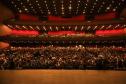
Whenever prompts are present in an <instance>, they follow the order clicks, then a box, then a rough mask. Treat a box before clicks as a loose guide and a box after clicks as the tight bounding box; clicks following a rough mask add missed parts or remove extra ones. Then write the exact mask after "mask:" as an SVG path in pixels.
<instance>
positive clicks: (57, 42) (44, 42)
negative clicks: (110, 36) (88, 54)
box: [11, 40, 125, 44]
mask: <svg viewBox="0 0 126 84" xmlns="http://www.w3.org/2000/svg"><path fill="white" fill-rule="evenodd" d="M122 42H125V41H123V40H121V41H48V42H46V41H39V42H38V41H29V40H27V41H23V40H22V41H11V43H37V44H41V43H43V44H46V43H50V44H53V43H56V44H59V43H63V44H64V43H70V44H71V43H76V44H78V43H83V44H85V43H89V44H90V43H111V44H112V43H122Z"/></svg>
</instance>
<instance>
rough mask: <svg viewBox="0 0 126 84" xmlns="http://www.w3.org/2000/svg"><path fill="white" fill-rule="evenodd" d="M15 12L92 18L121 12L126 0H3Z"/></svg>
mask: <svg viewBox="0 0 126 84" xmlns="http://www.w3.org/2000/svg"><path fill="white" fill-rule="evenodd" d="M1 2H2V3H3V4H5V5H6V6H8V7H9V8H10V9H11V10H12V11H13V12H14V13H15V14H17V13H18V14H19V13H23V14H30V15H34V16H38V17H39V18H43V17H47V16H48V15H53V16H61V17H67V18H68V17H73V16H78V15H85V16H86V17H88V18H92V17H94V16H96V15H99V14H104V13H108V12H117V13H118V15H119V16H120V13H121V12H122V11H123V9H124V8H125V4H126V0H1Z"/></svg>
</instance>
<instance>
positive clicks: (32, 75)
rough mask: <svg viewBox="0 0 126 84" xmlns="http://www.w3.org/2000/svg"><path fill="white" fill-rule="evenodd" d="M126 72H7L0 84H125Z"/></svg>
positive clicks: (0, 75)
mask: <svg viewBox="0 0 126 84" xmlns="http://www.w3.org/2000/svg"><path fill="white" fill-rule="evenodd" d="M125 83H126V71H104V70H103V71H97V70H8V71H0V84H125Z"/></svg>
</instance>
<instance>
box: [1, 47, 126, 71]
mask: <svg viewBox="0 0 126 84" xmlns="http://www.w3.org/2000/svg"><path fill="white" fill-rule="evenodd" d="M122 49H123V50H122ZM125 68H126V51H125V48H114V47H101V48H100V47H99V48H98V47H84V46H82V45H79V46H68V47H59V46H53V45H52V46H46V47H45V46H42V47H37V48H30V47H11V48H10V49H5V50H0V69H2V70H4V69H125Z"/></svg>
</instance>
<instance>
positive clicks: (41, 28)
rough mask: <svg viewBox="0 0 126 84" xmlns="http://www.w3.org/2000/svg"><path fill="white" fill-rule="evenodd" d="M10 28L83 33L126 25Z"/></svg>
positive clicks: (125, 25) (124, 25) (17, 26)
mask: <svg viewBox="0 0 126 84" xmlns="http://www.w3.org/2000/svg"><path fill="white" fill-rule="evenodd" d="M7 26H8V27H10V28H11V29H15V28H16V29H18V30H39V31H41V30H44V31H48V29H49V30H50V31H53V30H56V31H59V29H62V30H72V29H74V30H75V31H76V30H78V28H79V29H80V30H81V31H83V30H85V29H86V30H97V29H99V30H105V29H118V28H125V27H126V24H123V25H122V24H117V25H112V24H110V25H101V26H97V25H96V26H78V25H76V26H60V27H59V26H55V27H54V26H25V25H22V26H19V25H7Z"/></svg>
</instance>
